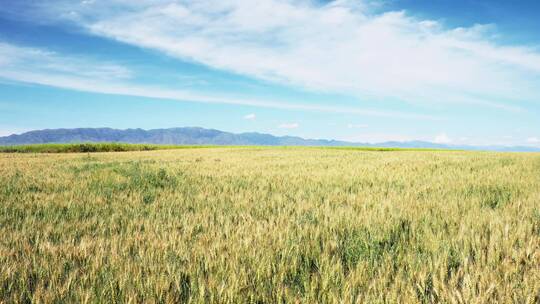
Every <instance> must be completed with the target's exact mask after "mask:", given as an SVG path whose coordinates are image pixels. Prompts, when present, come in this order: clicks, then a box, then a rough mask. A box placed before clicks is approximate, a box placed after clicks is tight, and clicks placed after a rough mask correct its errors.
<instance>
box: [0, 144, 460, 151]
mask: <svg viewBox="0 0 540 304" xmlns="http://www.w3.org/2000/svg"><path fill="white" fill-rule="evenodd" d="M212 147H218V146H212V145H153V144H127V143H70V144H34V145H18V146H0V153H94V152H128V151H153V150H170V149H192V148H212ZM219 147H229V148H253V149H257V148H258V149H268V148H275V149H338V150H356V151H378V152H384V151H426V152H427V151H455V150H444V149H425V148H384V147H290V146H274V147H267V146H219Z"/></svg>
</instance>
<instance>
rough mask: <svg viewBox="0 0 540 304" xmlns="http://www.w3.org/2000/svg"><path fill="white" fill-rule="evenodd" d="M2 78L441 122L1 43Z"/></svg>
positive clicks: (164, 96) (104, 91)
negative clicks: (140, 76)
mask: <svg viewBox="0 0 540 304" xmlns="http://www.w3.org/2000/svg"><path fill="white" fill-rule="evenodd" d="M0 55H2V56H0V58H4V59H3V62H1V63H0V78H4V79H8V80H11V81H18V82H24V83H31V84H39V85H46V86H52V87H58V88H64V89H70V90H78V91H84V92H94V93H102V94H114V95H126V96H138V97H148V98H159V99H169V100H176V101H184V102H199V103H213V104H231V105H244V106H254V107H261V108H274V109H285V110H299V111H312V112H324V113H349V114H357V115H363V116H377V117H394V118H405V119H425V120H438V118H437V117H433V116H429V115H420V114H411V113H401V112H392V111H379V110H371V109H362V108H358V107H341V106H335V105H325V104H320V103H317V104H315V103H298V102H290V101H287V100H265V99H262V98H248V97H243V98H242V97H234V98H233V97H227V96H222V95H219V94H213V95H212V94H206V93H199V92H193V91H187V90H179V89H175V88H170V87H158V86H148V85H142V84H139V83H137V82H136V81H135V80H134V79H131V78H133V77H134V76H135V75H134V72H132V71H131V70H129V69H127V68H125V67H123V66H121V65H116V64H114V63H102V62H99V61H96V60H92V59H88V58H75V57H70V56H66V55H61V54H57V53H54V52H50V51H46V50H41V49H35V48H28V47H20V46H16V45H12V44H6V43H0Z"/></svg>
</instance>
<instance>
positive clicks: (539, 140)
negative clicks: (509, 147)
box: [527, 137, 540, 144]
mask: <svg viewBox="0 0 540 304" xmlns="http://www.w3.org/2000/svg"><path fill="white" fill-rule="evenodd" d="M527 142H528V143H529V144H540V138H538V137H529V138H527Z"/></svg>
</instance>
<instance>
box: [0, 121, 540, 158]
mask: <svg viewBox="0 0 540 304" xmlns="http://www.w3.org/2000/svg"><path fill="white" fill-rule="evenodd" d="M81 142H123V143H136V144H143V143H144V144H163V145H261V146H335V147H339V146H353V147H354V146H362V147H396V148H435V149H459V150H491V151H520V152H525V151H528V152H540V148H534V147H503V146H483V147H479V146H454V145H444V144H437V143H431V142H424V141H407V142H382V143H376V144H371V143H355V142H347V141H339V140H327V139H304V138H301V137H296V136H274V135H270V134H263V133H255V132H252V133H239V134H236V133H230V132H224V131H219V130H215V129H205V128H199V127H184V128H169V129H153V130H143V129H125V130H119V129H111V128H76V129H45V130H36V131H29V132H26V133H22V134H18V135H17V134H13V135H9V136H4V137H0V145H3V146H11V145H24V144H45V143H81Z"/></svg>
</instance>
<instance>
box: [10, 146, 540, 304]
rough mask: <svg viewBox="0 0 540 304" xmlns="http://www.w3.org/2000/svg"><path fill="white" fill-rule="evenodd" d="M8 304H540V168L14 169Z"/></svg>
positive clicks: (112, 162) (431, 156)
mask: <svg viewBox="0 0 540 304" xmlns="http://www.w3.org/2000/svg"><path fill="white" fill-rule="evenodd" d="M0 236H1V237H0V303H64V302H67V303H129V302H131V303H539V302H540V154H535V153H477V152H459V151H458V152H438V151H437V152H432V151H422V152H419V151H386V152H384V153H379V152H376V151H361V150H349V149H326V148H263V147H226V148H204V149H196V148H193V149H180V150H159V151H146V152H125V153H95V154H77V153H72V154H70V153H67V154H22V153H21V154H19V153H12V154H7V153H6V154H0Z"/></svg>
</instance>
